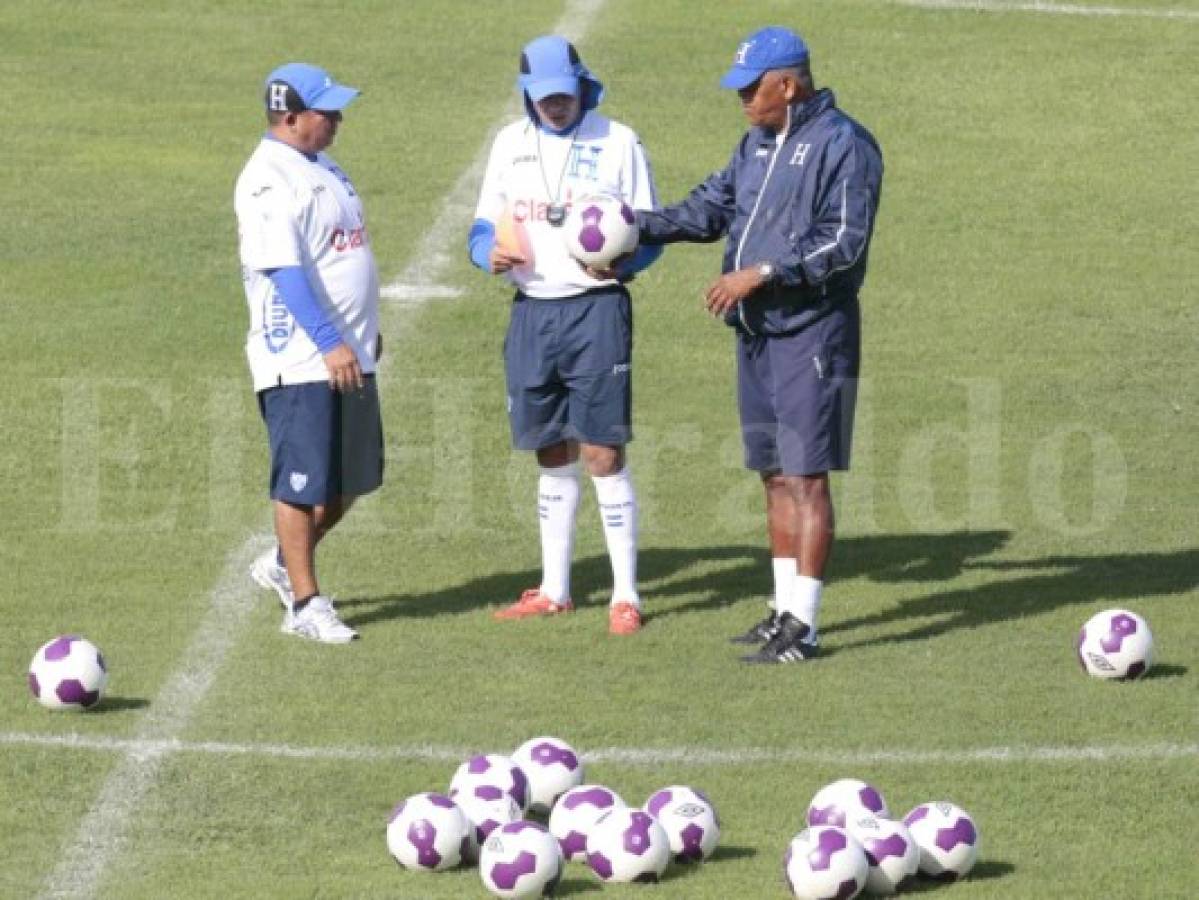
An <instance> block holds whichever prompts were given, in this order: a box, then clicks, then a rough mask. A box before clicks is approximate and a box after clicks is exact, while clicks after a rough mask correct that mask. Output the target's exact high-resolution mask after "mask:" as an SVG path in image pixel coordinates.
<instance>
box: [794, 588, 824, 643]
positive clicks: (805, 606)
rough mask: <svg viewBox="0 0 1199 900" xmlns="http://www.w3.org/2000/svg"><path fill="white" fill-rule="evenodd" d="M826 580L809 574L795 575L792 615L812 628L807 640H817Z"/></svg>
mask: <svg viewBox="0 0 1199 900" xmlns="http://www.w3.org/2000/svg"><path fill="white" fill-rule="evenodd" d="M823 587H824V582H823V581H821V580H820V579H819V578H812V577H811V576H809V575H796V576H795V600H794V608H793V609H792V610H790V612H791V615H793V616H795V618H797V619H799V620H800V621H801V622H804V623H806V624H807V626H808V627H809V628H811V629H812V631H811V633H810V634H809V635H808V636H807V638H805V640H809V641H814V640H816V620H817V619H818V618H820V590H821V588H823Z"/></svg>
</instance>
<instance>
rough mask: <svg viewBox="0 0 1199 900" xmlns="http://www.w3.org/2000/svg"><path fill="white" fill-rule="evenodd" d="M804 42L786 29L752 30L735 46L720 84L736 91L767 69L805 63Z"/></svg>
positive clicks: (774, 27) (806, 57)
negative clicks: (729, 63) (735, 49)
mask: <svg viewBox="0 0 1199 900" xmlns="http://www.w3.org/2000/svg"><path fill="white" fill-rule="evenodd" d="M807 59H808V45H807V44H805V43H804V40H803V38H801V37H800V36H799V35H798V34H796V33H795V32H794V31H792V30H791V29H789V28H779V27H777V26H771V27H769V28H762V29H760V30H759V31H755V32H754V33H753V34H751V35H750V36H749V37H747V38H746V39H745V40H744V41H742V42H741V45H740V46H739V47H738V48H737V53H736V55H735V56H734V57H733V65H732V68H730V69H729V70H728V71H727V72H725V73H724V77H723V78H721V79H720V86H721V87H723V88H731V89H732V90H734V91H739V90H741V89H742V88H744V87H749V86H750V85H751V84H753V83H754V82H755V81H757V80H758V79H759V78H761V77H762V76H763V75H765V74H766V73H767V72H769V71H770V70H771V69H786V68H789V67H791V66H798V65H799V64H800V63H802V62H807Z"/></svg>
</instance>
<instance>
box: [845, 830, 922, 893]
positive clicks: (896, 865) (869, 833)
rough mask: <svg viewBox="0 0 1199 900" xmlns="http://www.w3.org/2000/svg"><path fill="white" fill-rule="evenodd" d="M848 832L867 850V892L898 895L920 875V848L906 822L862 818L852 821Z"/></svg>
mask: <svg viewBox="0 0 1199 900" xmlns="http://www.w3.org/2000/svg"><path fill="white" fill-rule="evenodd" d="M846 830H847V831H848V832H849V833H850V834H851V835H853V836H854V837H855V838H856V839H857V841H858V843H859V844H861V845H862V849H863V850H865V851H866V862H867V863H868V864H869V865H870V874H869V875H868V876H867V878H866V893H868V894H879V895H882V896H887V895H890V894H894V893H895V892H897V891H898V890H899V889H900V887H901V886H902V885H903V884H904V883H905V882H906V881H907V880H908V879H910V878H912V877H913V876H914V875H915V874H916V871H917V869H918V868H919V866H920V848H919V847H918V846H917V845H916V841H915V840H913V839H912V835H911V833H910V832H909V831H908V829H907V826H906V825H904V824H903V823H902V822H896V821H895V820H894V819H883V818H879V817H878V816H861V817H859V818H856V819H853V820H851V821H850V823H849V825H848V826H847V828H846Z"/></svg>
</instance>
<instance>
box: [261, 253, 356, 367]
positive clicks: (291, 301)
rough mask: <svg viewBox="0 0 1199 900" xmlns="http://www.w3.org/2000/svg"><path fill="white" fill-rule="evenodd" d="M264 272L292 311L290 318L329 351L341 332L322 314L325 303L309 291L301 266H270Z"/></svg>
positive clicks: (290, 311)
mask: <svg viewBox="0 0 1199 900" xmlns="http://www.w3.org/2000/svg"><path fill="white" fill-rule="evenodd" d="M266 276H267V277H268V278H269V279H270V280H271V284H273V285H274V286H275V292H276V293H277V294H278V295H279V298H280V299H281V300H282V301H283V305H284V306H286V307H287V311H288V312H289V313H291V315H292V318H294V319H295V320H296V322H298V323H299V325H300V327H301V328H303V329H304V331H305V333H306V334H307V335H308V337H310V338H311V339H312V343H314V344H316V349H317V350H319V351H321V353H328V352H329V351H330V350H332V349H333V348H334V347H336V346H337V345H338V344H340V343H341V334H340V333H339V332H338V330H337V329H336V328H335V327H334V325H333V323H332V322H330V321H329V317H328V316H327V315H325V310H324V307H322V306H321V302H320V300H318V299H317V298H316V294H314V293H313V292H312V285H311V284H309V283H308V276H307V275H306V274H305V273H304V269H303V267H301V266H284V267H283V268H281V269H269V270H268V271H267V273H266Z"/></svg>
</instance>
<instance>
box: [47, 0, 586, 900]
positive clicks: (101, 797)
mask: <svg viewBox="0 0 1199 900" xmlns="http://www.w3.org/2000/svg"><path fill="white" fill-rule="evenodd" d="M604 3H605V0H568V2H567V3H566V7H565V9H564V10H563V13H562V16H561V18H560V19H559V20H558V22H557V23H556V25H555V27H554V30H555V31H556V32H557V33H558V34H562V35H563V36H565V37H567V38H569V39H570V40H572V41H575V42H579V41H581V40H582V39H583V37H584V36H585V35H586V33H587V31H588V30H589V28H590V26H591V22H592V21H593V19H594V18H595V16H596V15H597V14H598V13H599V11H600V10H601V9H602V8H603V6H604ZM512 109H515V101H510V102H509V103H508V104H507V105H506V106H505V107H504V115H505V116H508V115H509V110H512ZM496 127H497V128H498V127H499V126H498V125H497V126H496ZM494 130H495V129H492V132H494ZM490 140H491V136H490V134H489V136H488V138H487V141H486V142H485V143H484V145H483V146H482V148H481V149H480V151H479V153H478V154H477V156H476V158H475V159H474V161H473V162H472V163H471V165H470V166H469V167H468V168H467V169H466V171H465V172H463V174H462V175H461V176H460V177H459V179H458V181H457V182H456V183H455V184H454V187H453V189H452V190H451V192H450V194H449V195H448V196H447V197H446V198H445V200H444V201H443V203H442V205H441V209H440V211H439V214H438V216H437V219H436V220H435V221H434V223H433V225H432V226H431V227H430V229H429V230H428V231H427V232H426V233H425V236H424V239H423V240H422V241H421V243H420V245H419V247H418V248H417V251H416V253H415V255H414V257H413V258H412V261H411V262H410V263H409V264H408V266H407V267H406V268H405V269H404V271H403V273H402V274H401V275H400V277H399V278H398V279H397V280H396V281H395V282H393V283H392V284H390V285H387V286H386V287H385V288H383V289H382V291H381V293H386V295H387V296H388V297H393V298H397V297H403V298H404V299H407V300H408V301H409V303H408V305H409V306H410V307H413V306H420V305H421V304H423V303H424V301H425V300H426V299H429V298H430V297H431V296H438V295H441V296H453V294H450V293H449V291H452V290H453V289H446V288H437V289H435V290H434V291H432V292H430V291H428V290H427V289H428V288H429V287H430V286H433V287H435V288H436V287H437V279H438V278H440V277H441V276H442V275H443V274H444V273H445V272H446V271H447V270H448V268H449V265H450V262H451V257H450V255H449V251H448V250H447V247H448V246H450V245H451V242H452V241H454V240H457V239H458V237H459V235H461V234H463V233H465V229H466V227H467V225H468V224H469V222H470V215H471V213H472V212H473V207H472V206H471V205H470V198H471V196H472V195H473V194H474V193H475V192H477V190H478V183H479V181H480V180H481V178H482V173H483V168H484V166H485V165H486V159H487V151H488V148H489V147H490ZM405 295H409V296H405ZM271 541H273V536H271V535H269V534H256V535H252V536H251V537H249V538H247V539H246V540H245V541H244V542H243V543H242V544H241V545H239V546H237V547H235V548H234V549H232V550H231V551H230V552H229V554H228V555H227V556H226V559H225V564H224V567H223V568H222V570H221V575H220V577H219V578H218V580H217V583H216V585H215V586H214V587H213V589H212V591H211V592H210V594H209V598H208V599H209V608H208V611H207V613H206V614H205V616H204V618H203V620H202V622H201V624H200V626H199V628H198V629H197V631H196V632H195V633H194V634H193V636H192V638H191V640H190V642H189V644H188V648H187V650H186V652H185V655H184V659H185V660H186V661H185V662H184V664H183V666H182V667H180V668H179V669H177V670H176V671H175V672H173V673H172V674H171V675H170V676H169V677H168V679H167V681H166V683H165V684H164V686H163V688H162V689H161V690H160V691H159V693H158V695H157V696H156V697H155V699H154V701H153V702H152V703H151V705H150V709H149V711H148V712H147V713H146V714H145V715H144V716H143V718H142V720H141V721H140V723H139V725H138V728H137V731H136V734H137V737H135V738H134V739H132V740H131V742H130V743H129V744H128V745H127V746H125V747H124V749H123V752H124V754H125V756H124V758H123V759H121V760H120V761H119V762H118V763H117V764H116V766H115V768H114V769H113V770H112V771H111V772H110V773H109V775H108V777H107V778H106V779H105V781H104V783H103V785H102V786H101V788H100V791H99V794H98V795H97V797H96V799H95V801H94V802H93V803H92V805H91V807H90V808H89V809H88V811H87V813H85V815H84V818H83V820H82V822H81V823H80V825H79V828H78V830H77V831H76V833H75V835H74V837H73V838H72V839H71V841H70V842H69V843H68V844H67V845H66V846H64V847H63V848H62V851H61V853H60V854H59V859H60V860H61V862H60V863H59V864H58V865H57V866H56V867H55V869H54V871H53V872H51V873H50V875H49V877H48V878H47V880H46V882H45V886H44V888H43V891H42V893H41V895H40V896H43V897H53V898H85V897H92V896H94V895H95V893H96V891H97V890H98V888H99V886H100V884H101V882H102V881H103V878H104V875H105V872H106V871H107V870H108V868H109V866H110V865H111V863H112V861H113V860H115V859H117V858H119V857H120V855H121V853H122V852H123V850H124V849H125V847H126V845H127V842H128V837H127V831H128V828H129V825H130V823H131V822H132V821H133V819H134V817H135V813H136V811H137V809H138V807H139V806H140V805H141V802H142V800H143V799H144V798H145V797H146V795H147V794H148V793H149V791H150V790H151V789H152V788H153V787H154V784H155V783H156V782H157V780H158V774H159V772H160V770H161V768H162V765H163V762H164V760H165V759H167V757H168V753H169V751H170V750H171V748H172V747H173V746H174V745H175V744H176V743H177V742H178V737H179V735H181V734H182V733H183V731H184V729H185V728H186V727H187V725H188V724H189V722H190V721H191V718H192V716H193V714H194V713H195V711H196V709H198V708H199V706H200V705H201V703H202V702H203V700H204V698H205V696H206V695H207V693H208V691H209V688H210V687H211V686H212V684H213V682H214V681H215V680H216V677H217V674H218V672H219V671H220V669H221V668H222V666H223V665H224V662H225V658H226V657H227V656H228V654H229V651H230V649H231V648H232V646H233V645H234V643H235V642H236V641H237V639H238V637H239V635H240V632H241V631H242V626H243V625H244V624H245V621H246V619H247V618H248V617H249V612H250V610H251V609H252V608H253V605H254V602H255V597H256V594H257V590H256V588H254V587H253V586H252V584H251V582H250V580H249V578H248V577H247V575H246V573H247V572H248V571H249V568H250V565H251V563H252V562H253V560H254V557H255V556H257V555H258V554H259V553H262V552H263V551H265V550H266V548H267V547H269V546H270V543H271Z"/></svg>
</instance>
